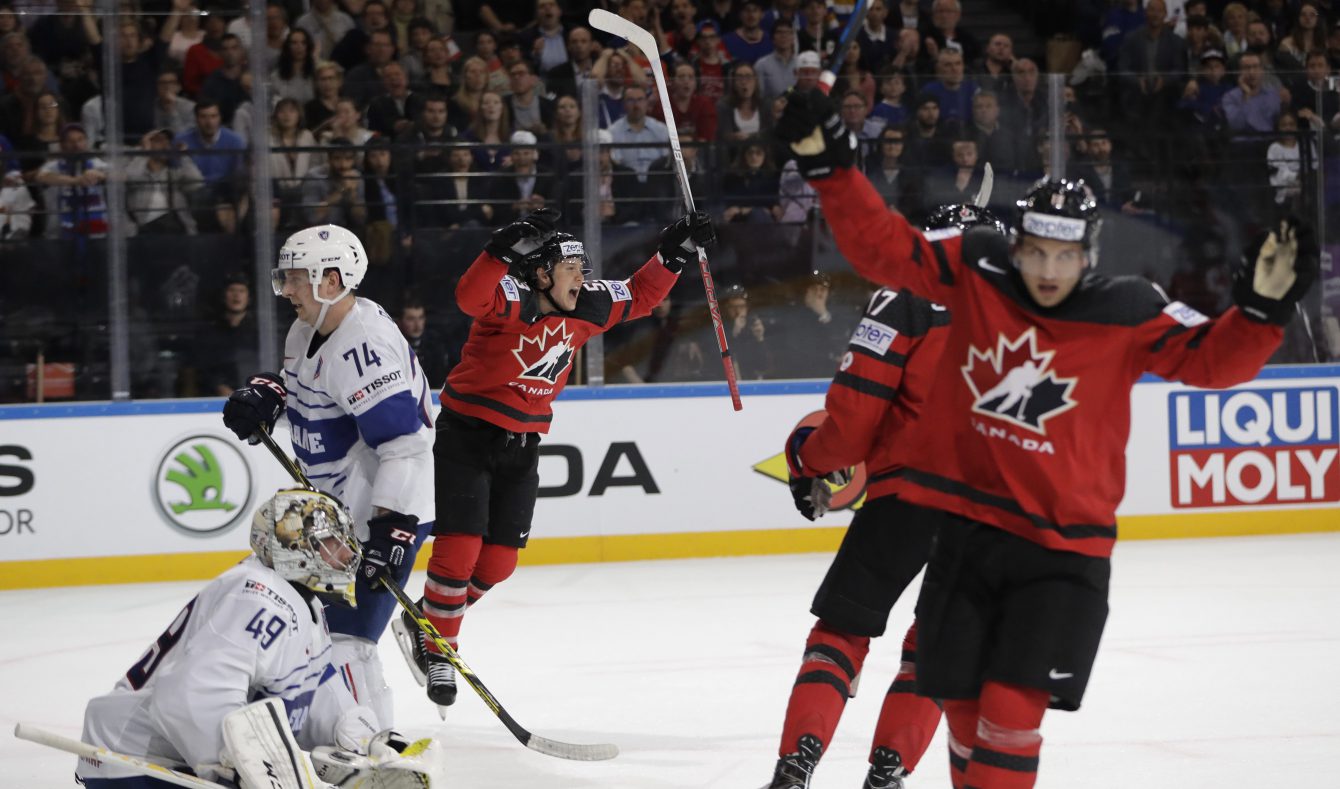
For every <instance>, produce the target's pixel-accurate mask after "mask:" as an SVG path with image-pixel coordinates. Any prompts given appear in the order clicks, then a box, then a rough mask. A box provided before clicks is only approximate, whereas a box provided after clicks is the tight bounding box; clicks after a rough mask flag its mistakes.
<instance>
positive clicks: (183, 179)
mask: <svg viewBox="0 0 1340 789" xmlns="http://www.w3.org/2000/svg"><path fill="white" fill-rule="evenodd" d="M140 149H141V150H144V151H149V152H150V155H148V156H136V157H133V158H131V160H130V163H129V164H127V165H126V218H127V220H128V221H129V223H128V225H127V228H128V229H129V230H130V231H131V234H132V235H140V236H181V235H188V236H193V235H195V233H196V223H195V218H194V217H193V216H191V202H192V196H193V195H194V194H195V192H196V191H197V190H199V189H200V187H201V186H203V185H204V176H202V175H201V174H200V169H199V168H198V167H196V166H195V162H193V161H191V159H190V157H187V156H182V155H180V154H179V153H178V152H177V151H174V150H173V149H172V132H171V130H169V129H157V130H155V131H151V132H149V133H148V134H146V135H144V137H143V139H142V140H141V141H140Z"/></svg>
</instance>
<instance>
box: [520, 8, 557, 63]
mask: <svg viewBox="0 0 1340 789" xmlns="http://www.w3.org/2000/svg"><path fill="white" fill-rule="evenodd" d="M520 38H521V46H522V49H524V50H525V51H526V52H529V53H530V56H531V57H532V58H533V59H534V62H535V63H536V64H537V66H538V67H539V70H540V73H541V74H547V73H549V71H550V70H552V69H555V68H558V67H559V66H561V65H563V64H564V63H567V62H568V49H567V46H566V45H565V43H564V38H565V32H564V30H563V10H562V9H561V8H559V7H558V0H536V3H535V21H534V23H532V24H531V25H529V26H528V27H526V29H525V30H522V31H521V35H520Z"/></svg>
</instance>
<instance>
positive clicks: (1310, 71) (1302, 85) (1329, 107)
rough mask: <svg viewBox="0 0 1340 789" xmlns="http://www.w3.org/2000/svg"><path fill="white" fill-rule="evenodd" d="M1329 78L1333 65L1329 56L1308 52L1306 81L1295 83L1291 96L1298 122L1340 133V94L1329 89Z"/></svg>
mask: <svg viewBox="0 0 1340 789" xmlns="http://www.w3.org/2000/svg"><path fill="white" fill-rule="evenodd" d="M1330 77H1331V63H1330V61H1329V60H1328V59H1327V57H1326V53H1325V52H1324V51H1323V52H1309V53H1307V67H1306V70H1305V71H1304V72H1303V78H1302V79H1301V80H1298V81H1297V82H1296V83H1295V84H1294V87H1293V90H1292V91H1290V95H1291V96H1292V100H1293V101H1292V103H1293V106H1295V107H1297V108H1298V119H1299V120H1301V121H1305V122H1307V123H1308V124H1309V125H1310V126H1311V127H1312V128H1314V129H1315V128H1317V127H1328V128H1330V129H1331V131H1333V132H1335V131H1340V94H1338V93H1336V92H1335V91H1334V90H1332V89H1330V88H1329V87H1328V86H1327V83H1328V80H1329V79H1330ZM1318 106H1320V112H1321V114H1320V115H1318V114H1317V112H1318V109H1317V108H1318Z"/></svg>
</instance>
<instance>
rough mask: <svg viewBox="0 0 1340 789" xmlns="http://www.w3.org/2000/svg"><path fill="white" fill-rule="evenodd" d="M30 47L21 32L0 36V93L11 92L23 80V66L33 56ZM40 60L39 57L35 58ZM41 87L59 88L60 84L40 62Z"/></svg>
mask: <svg viewBox="0 0 1340 789" xmlns="http://www.w3.org/2000/svg"><path fill="white" fill-rule="evenodd" d="M35 57H37V56H36V55H34V54H33V50H32V47H31V46H30V45H29V44H28V37H27V36H26V35H24V34H23V32H21V31H19V32H14V33H6V34H5V36H4V37H3V38H0V95H4V94H6V93H13V92H14V91H16V90H18V89H19V86H20V84H21V83H22V81H23V74H22V71H23V67H24V66H25V65H26V64H27V63H29V62H30V61H31V60H32V59H33V58H35ZM37 59H38V61H39V62H41V58H37ZM42 88H43V89H44V90H59V89H60V86H59V84H58V83H57V82H56V79H55V77H53V76H52V75H51V74H50V73H49V72H47V71H46V63H42Z"/></svg>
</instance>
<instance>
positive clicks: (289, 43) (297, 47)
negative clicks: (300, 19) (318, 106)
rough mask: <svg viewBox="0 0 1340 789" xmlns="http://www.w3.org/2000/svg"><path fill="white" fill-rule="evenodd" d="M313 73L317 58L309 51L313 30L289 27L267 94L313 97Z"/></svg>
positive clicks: (301, 99) (300, 99)
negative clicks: (309, 31) (311, 31)
mask: <svg viewBox="0 0 1340 789" xmlns="http://www.w3.org/2000/svg"><path fill="white" fill-rule="evenodd" d="M314 76H316V59H315V57H314V56H313V55H312V34H311V33H308V32H307V31H306V30H303V29H302V28H298V29H296V30H290V31H289V34H288V38H286V39H284V48H283V49H282V50H281V51H280V53H279V65H278V66H276V67H275V70H274V71H272V72H270V91H271V93H270V95H271V96H273V97H274V98H276V99H295V100H297V102H298V104H299V105H302V104H305V103H307V102H309V101H311V100H312V99H314V98H316V89H315V84H314V83H313V81H312V78H313V77H314Z"/></svg>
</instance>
